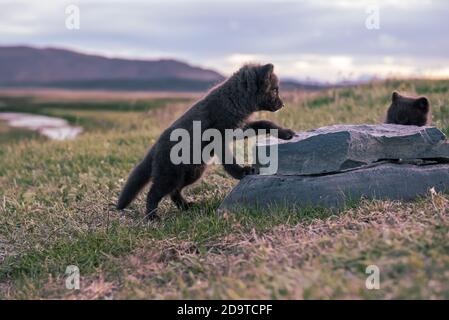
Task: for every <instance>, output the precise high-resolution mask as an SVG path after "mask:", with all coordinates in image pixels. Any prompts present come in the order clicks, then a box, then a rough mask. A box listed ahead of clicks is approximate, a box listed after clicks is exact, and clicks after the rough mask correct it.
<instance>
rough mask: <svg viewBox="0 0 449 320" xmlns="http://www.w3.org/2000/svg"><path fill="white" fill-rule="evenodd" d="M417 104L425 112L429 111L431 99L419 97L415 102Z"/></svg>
mask: <svg viewBox="0 0 449 320" xmlns="http://www.w3.org/2000/svg"><path fill="white" fill-rule="evenodd" d="M415 106H416V107H417V108H418V109H420V110H421V111H423V112H429V106H430V104H429V100H427V98H426V97H421V98H418V99H417V100H416V102H415Z"/></svg>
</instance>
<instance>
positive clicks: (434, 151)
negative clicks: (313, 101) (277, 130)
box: [258, 124, 449, 175]
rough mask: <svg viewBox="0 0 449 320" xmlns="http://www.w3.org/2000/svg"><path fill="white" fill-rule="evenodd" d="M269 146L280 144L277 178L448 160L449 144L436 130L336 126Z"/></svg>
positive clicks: (387, 126)
mask: <svg viewBox="0 0 449 320" xmlns="http://www.w3.org/2000/svg"><path fill="white" fill-rule="evenodd" d="M270 143H278V170H277V174H278V175H314V174H323V173H331V172H341V171H343V170H347V169H353V168H357V167H363V166H366V165H370V164H373V163H375V162H377V161H379V160H389V159H433V158H441V159H449V143H448V142H447V140H446V137H445V135H444V134H443V133H442V132H441V131H440V130H438V129H437V128H435V127H416V126H402V125H391V124H383V125H335V126H329V127H323V128H319V129H315V130H311V131H307V132H299V133H297V136H296V137H295V138H293V139H292V140H290V141H281V140H277V139H271V140H268V143H267V144H270ZM268 150H269V149H268V148H267V149H266V150H263V149H262V148H258V152H265V153H266V152H267V151H268Z"/></svg>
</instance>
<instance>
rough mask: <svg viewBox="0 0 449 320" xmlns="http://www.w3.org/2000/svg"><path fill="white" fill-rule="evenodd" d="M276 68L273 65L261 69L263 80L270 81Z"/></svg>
mask: <svg viewBox="0 0 449 320" xmlns="http://www.w3.org/2000/svg"><path fill="white" fill-rule="evenodd" d="M273 69H274V66H273V64H271V63H268V64H266V65H263V66H261V67H260V75H261V78H262V79H269V78H270V76H271V74H272V73H273Z"/></svg>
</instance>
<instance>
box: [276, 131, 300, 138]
mask: <svg viewBox="0 0 449 320" xmlns="http://www.w3.org/2000/svg"><path fill="white" fill-rule="evenodd" d="M295 134H296V133H295V131H293V130H291V129H281V130H279V131H278V137H279V139H281V140H290V139H292V138H293V137H294V136H295Z"/></svg>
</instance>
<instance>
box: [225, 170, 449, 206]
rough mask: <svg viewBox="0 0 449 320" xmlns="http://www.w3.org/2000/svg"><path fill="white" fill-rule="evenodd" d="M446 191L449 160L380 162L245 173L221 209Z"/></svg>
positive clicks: (406, 196) (330, 202)
mask: <svg viewBox="0 0 449 320" xmlns="http://www.w3.org/2000/svg"><path fill="white" fill-rule="evenodd" d="M432 187H434V188H435V190H436V191H443V192H444V191H449V164H435V165H427V166H417V165H410V164H392V163H387V164H380V165H377V166H373V167H370V168H363V169H356V170H353V171H348V172H344V173H337V174H328V175H322V176H280V175H273V176H261V175H254V176H247V177H245V178H244V179H242V180H241V181H240V183H239V184H238V185H237V186H236V187H235V188H234V190H232V192H231V193H230V194H229V195H228V196H227V197H226V199H225V200H224V201H223V203H222V205H221V207H220V209H225V210H234V209H239V208H248V207H249V208H255V209H257V208H270V207H273V206H282V207H289V208H292V207H296V208H301V207H326V208H339V207H342V206H343V205H344V204H345V203H347V202H348V201H351V200H358V199H360V198H367V199H391V200H410V199H414V198H415V197H417V196H420V195H425V194H426V193H427V192H428V190H429V188H432Z"/></svg>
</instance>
